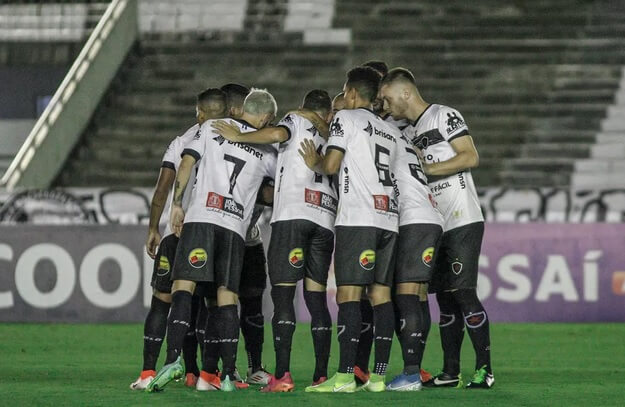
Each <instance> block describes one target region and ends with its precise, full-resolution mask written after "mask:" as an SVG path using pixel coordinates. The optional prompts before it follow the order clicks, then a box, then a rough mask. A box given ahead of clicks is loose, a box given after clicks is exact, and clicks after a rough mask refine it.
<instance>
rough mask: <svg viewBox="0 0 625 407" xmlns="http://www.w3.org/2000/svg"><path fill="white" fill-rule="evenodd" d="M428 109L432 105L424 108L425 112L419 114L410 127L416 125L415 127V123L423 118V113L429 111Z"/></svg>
mask: <svg viewBox="0 0 625 407" xmlns="http://www.w3.org/2000/svg"><path fill="white" fill-rule="evenodd" d="M430 107H432V103H430V104H429V105H428V107H426V108H425V110H424V111H422V112H421V114H420V115H419V117H417V120H415V121H414V122H412V125H413V126H416V125H417V123H419V120H420V119H421V118H422V117H423V115H424V114H425V112H427V111H428V109H429V108H430Z"/></svg>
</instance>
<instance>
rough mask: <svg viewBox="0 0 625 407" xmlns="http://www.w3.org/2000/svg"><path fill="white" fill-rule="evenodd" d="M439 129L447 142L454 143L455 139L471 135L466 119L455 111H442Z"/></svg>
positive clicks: (448, 109)
mask: <svg viewBox="0 0 625 407" xmlns="http://www.w3.org/2000/svg"><path fill="white" fill-rule="evenodd" d="M439 120H440V123H439V129H440V132H441V134H442V135H443V136H444V137H445V140H447V141H448V142H450V143H451V142H452V141H453V140H454V139H457V138H458V137H462V136H468V135H469V127H467V123H466V122H465V121H464V117H462V115H461V114H460V112H458V111H457V110H455V109H450V108H447V109H442V110H441V114H440V117H439Z"/></svg>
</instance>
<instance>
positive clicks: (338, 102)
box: [332, 92, 345, 117]
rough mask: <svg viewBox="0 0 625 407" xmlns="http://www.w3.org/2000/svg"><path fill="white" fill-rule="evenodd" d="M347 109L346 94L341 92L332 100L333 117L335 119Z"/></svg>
mask: <svg viewBox="0 0 625 407" xmlns="http://www.w3.org/2000/svg"><path fill="white" fill-rule="evenodd" d="M343 109H345V97H344V93H343V92H340V93H339V94H338V95H336V96H334V99H332V116H333V117H334V115H335V114H337V113H338V112H339V111H341V110H343Z"/></svg>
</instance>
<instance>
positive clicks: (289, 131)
mask: <svg viewBox="0 0 625 407" xmlns="http://www.w3.org/2000/svg"><path fill="white" fill-rule="evenodd" d="M276 127H282V128H283V129H284V130H286V134H287V135H288V137H287V138H286V140H284V141H283V143H286V142H287V141H289V140H291V129H289V128H288V127H286V126H285V125H283V124H279V125H277V126H276Z"/></svg>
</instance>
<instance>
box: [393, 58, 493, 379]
mask: <svg viewBox="0 0 625 407" xmlns="http://www.w3.org/2000/svg"><path fill="white" fill-rule="evenodd" d="M381 95H382V97H383V99H384V103H385V106H387V108H388V109H389V110H390V112H391V114H392V115H393V117H394V118H396V119H402V118H405V119H408V120H409V121H410V123H411V124H410V126H408V127H407V128H406V129H404V135H405V136H406V138H407V139H408V140H410V142H411V143H412V145H414V146H415V147H417V148H418V150H419V151H420V152H421V154H422V155H423V161H424V164H423V169H424V171H425V173H426V175H427V176H428V181H429V186H430V189H431V190H432V193H433V194H434V198H435V199H436V202H437V204H438V208H439V210H440V211H441V213H442V215H443V219H444V226H443V230H444V234H443V238H442V242H441V248H440V253H439V255H438V256H437V261H436V265H435V270H436V273H435V274H434V276H433V279H432V289H433V291H434V292H436V298H437V301H438V304H439V307H440V310H441V314H440V325H439V327H440V333H441V342H442V346H443V352H444V365H443V371H442V373H440V374H439V375H437V376H436V377H434V379H433V380H431V381H430V383H429V384H430V385H433V386H452V387H456V386H457V387H460V386H462V382H461V377H460V348H461V345H462V338H463V336H464V325H466V327H467V330H468V333H469V337H470V338H471V341H472V342H473V348H474V350H475V353H476V372H475V375H474V376H473V379H472V380H471V382H470V383H469V384H468V385H467V388H471V389H473V388H490V387H492V385H493V384H494V382H495V379H494V376H493V374H492V369H491V361H490V334H489V322H488V316H487V314H486V311H485V310H484V307H483V306H482V303H481V302H480V300H479V299H478V297H477V291H476V287H477V273H478V260H479V254H480V249H481V245H482V236H483V233H484V218H483V216H482V212H481V209H480V204H479V201H478V198H477V193H476V190H475V185H474V183H473V178H472V177H471V172H470V169H471V168H475V167H477V165H478V163H479V157H478V153H477V150H476V149H475V145H474V144H473V139H472V138H471V136H470V135H469V129H468V127H467V125H466V123H465V121H464V119H463V117H462V115H461V114H460V113H459V112H458V111H457V110H455V109H452V108H450V107H447V106H443V105H438V104H429V103H427V102H425V101H424V100H423V98H422V97H421V95H420V94H419V91H418V89H417V86H416V81H415V78H414V76H413V75H412V73H411V72H410V71H408V70H407V69H404V68H395V69H392V70H391V71H389V73H388V75H387V76H386V77H385V78H384V79H383V81H382V86H381ZM425 384H426V385H427V384H428V383H425Z"/></svg>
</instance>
